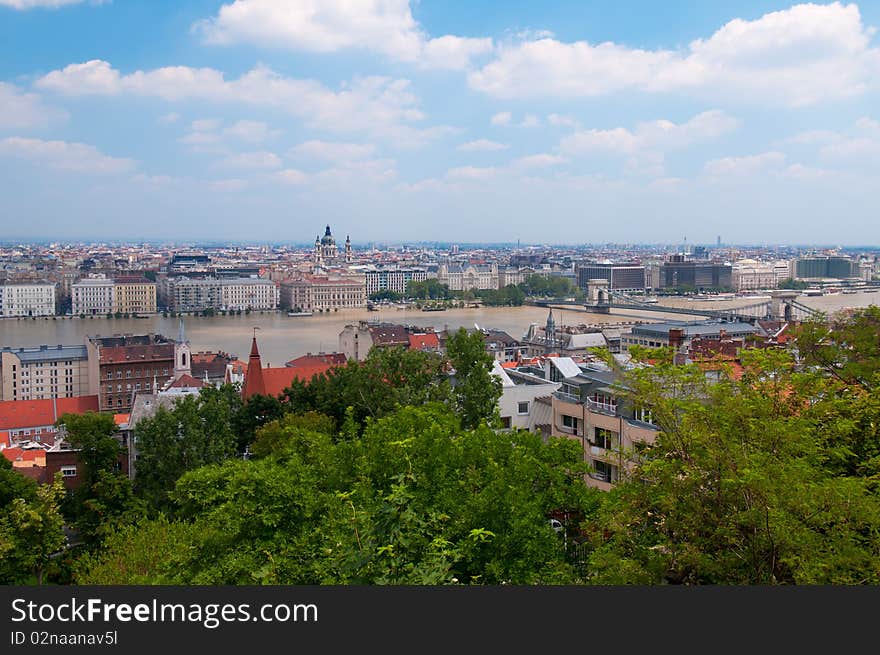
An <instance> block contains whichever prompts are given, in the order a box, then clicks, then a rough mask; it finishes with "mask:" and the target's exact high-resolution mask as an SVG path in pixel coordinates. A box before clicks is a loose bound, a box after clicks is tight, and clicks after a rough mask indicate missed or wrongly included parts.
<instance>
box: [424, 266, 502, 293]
mask: <svg viewBox="0 0 880 655" xmlns="http://www.w3.org/2000/svg"><path fill="white" fill-rule="evenodd" d="M437 281H438V282H440V283H441V284H445V285H447V286H449V290H450V291H467V290H470V289H474V290H477V289H479V290H482V289H498V265H497V264H496V263H494V262H493V263H490V264H446V263H444V264H440V266H439V267H438V269H437Z"/></svg>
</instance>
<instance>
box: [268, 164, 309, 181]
mask: <svg viewBox="0 0 880 655" xmlns="http://www.w3.org/2000/svg"><path fill="white" fill-rule="evenodd" d="M272 179H273V180H275V181H277V182H283V183H284V184H292V185H301V184H305V183H306V182H308V181H309V176H308V175H306V174H305V173H303V172H302V171H298V170H296V169H295V168H285V169H284V170H283V171H276V172H275V173H273V174H272Z"/></svg>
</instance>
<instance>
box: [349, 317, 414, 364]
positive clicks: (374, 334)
mask: <svg viewBox="0 0 880 655" xmlns="http://www.w3.org/2000/svg"><path fill="white" fill-rule="evenodd" d="M394 346H399V347H402V348H409V333H408V332H407V330H406V328H405V327H404V326H403V325H395V324H393V323H369V322H367V321H360V322H359V323H358V324H357V325H346V326H345V327H344V328H343V329H342V332H340V333H339V352H341V353H343V354H344V355H345V356H346V358H347V359H356V360H358V361H359V362H362V361H364V360H365V359H366V358H367V355H368V354H369V353H370V350H371V349H372V348H374V347H378V348H383V347H385V348H387V347H394Z"/></svg>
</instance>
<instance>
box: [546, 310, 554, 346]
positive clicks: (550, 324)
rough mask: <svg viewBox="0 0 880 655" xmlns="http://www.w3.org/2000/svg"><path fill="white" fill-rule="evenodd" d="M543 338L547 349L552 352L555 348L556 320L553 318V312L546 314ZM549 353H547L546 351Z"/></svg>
mask: <svg viewBox="0 0 880 655" xmlns="http://www.w3.org/2000/svg"><path fill="white" fill-rule="evenodd" d="M544 338H545V339H546V341H547V348H548V349H550V350H552V349H553V348H555V346H556V320H555V319H554V318H553V310H552V309H551V310H550V312H549V313H548V314H547V325H546V326H545V328H544ZM548 352H549V351H548Z"/></svg>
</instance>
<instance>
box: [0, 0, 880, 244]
mask: <svg viewBox="0 0 880 655" xmlns="http://www.w3.org/2000/svg"><path fill="white" fill-rule="evenodd" d="M730 5H731V3H701V2H683V1H675V2H673V1H667V2H663V3H658V2H621V1H618V2H590V3H585V2H574V1H570V2H549V1H548V2H546V3H535V2H525V1H524V0H516V1H512V0H511V1H508V2H504V3H499V2H491V1H486V2H479V1H477V0H471V1H467V2H465V1H463V0H458V1H445V2H439V1H434V0H421V1H420V2H411V3H407V2H406V1H405V0H364V1H363V2H350V1H349V2H343V1H342V0H321V1H320V2H319V1H318V0H296V1H285V0H236V1H235V2H232V1H229V2H222V1H216V0H215V1H208V0H192V1H189V2H185V3H182V2H170V1H162V0H150V1H147V0H143V1H139V0H113V1H112V2H106V1H105V2H100V1H96V0H91V1H90V0H0V171H2V173H3V174H2V176H0V230H2V233H3V235H4V236H5V237H6V238H35V237H38V238H48V239H53V238H58V239H80V238H82V239H94V238H105V239H179V240H194V239H211V240H217V239H224V238H228V239H230V240H253V241H281V242H308V241H309V240H310V239H312V238H314V235H315V234H316V233H318V232H319V231H320V230H321V227H322V226H323V225H324V224H325V223H328V222H329V223H330V224H331V225H333V226H334V232H335V233H337V234H346V233H348V234H351V236H352V239H353V241H355V242H356V243H367V242H370V241H388V240H401V241H415V240H444V241H462V242H480V241H483V242H498V241H516V240H517V239H521V240H522V241H523V242H526V243H570V244H579V243H602V242H617V243H658V242H659V243H676V242H681V240H682V239H683V238H684V237H686V238H687V240H688V242H689V243H710V242H714V240H715V237H716V235H722V237H723V239H724V241H725V242H728V243H732V242H741V243H768V244H772V243H817V244H831V245H834V244H839V245H852V244H869V243H875V244H877V243H880V227H878V226H880V220H878V214H880V212H878V205H880V200H878V193H877V188H878V187H880V185H878V184H877V179H878V172H880V37H878V35H877V32H876V28H877V27H878V26H880V3H871V4H868V3H861V4H856V3H851V4H846V3H830V4H801V5H796V4H790V3H780V2H740V3H736V6H735V7H733V6H730Z"/></svg>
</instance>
